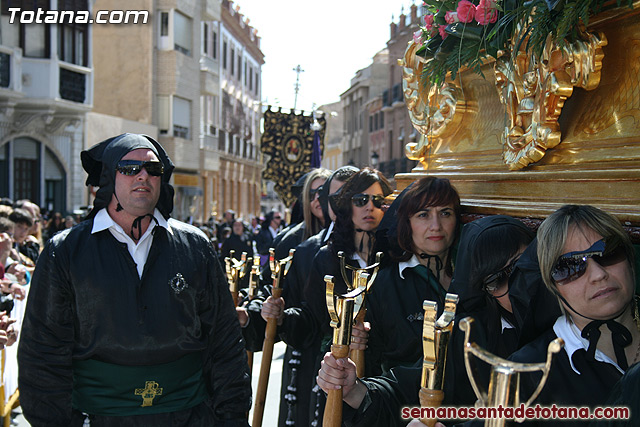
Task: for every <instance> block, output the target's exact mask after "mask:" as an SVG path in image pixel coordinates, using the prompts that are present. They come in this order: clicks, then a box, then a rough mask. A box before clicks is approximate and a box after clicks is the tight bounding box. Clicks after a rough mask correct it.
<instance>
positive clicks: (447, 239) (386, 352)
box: [365, 177, 460, 375]
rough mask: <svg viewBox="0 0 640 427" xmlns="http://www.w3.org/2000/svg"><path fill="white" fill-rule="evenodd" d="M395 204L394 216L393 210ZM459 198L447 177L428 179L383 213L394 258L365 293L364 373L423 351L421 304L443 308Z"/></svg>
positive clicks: (409, 360) (408, 361) (409, 361)
mask: <svg viewBox="0 0 640 427" xmlns="http://www.w3.org/2000/svg"><path fill="white" fill-rule="evenodd" d="M395 206H398V207H397V214H395V215H394V213H395ZM459 217H460V197H459V196H458V192H457V191H456V190H455V188H454V187H453V186H452V185H451V183H450V182H449V180H447V179H441V178H434V177H427V178H422V179H421V180H419V181H417V182H415V183H414V184H413V185H412V186H411V188H408V189H407V190H405V192H403V194H401V195H400V196H398V198H397V199H396V200H395V201H394V204H393V205H392V207H391V208H390V209H389V211H388V212H387V213H386V214H385V222H387V221H388V220H393V219H395V221H396V227H397V237H396V233H394V231H395V230H394V228H396V227H394V226H393V225H391V227H389V228H390V230H389V231H387V238H388V239H389V240H390V243H391V244H390V246H391V250H390V251H389V252H390V255H391V258H392V259H393V262H389V263H388V265H387V266H385V267H384V268H382V269H381V270H380V271H379V273H378V277H377V278H376V281H375V283H374V284H373V286H372V288H371V290H370V292H369V294H368V295H367V300H366V304H367V318H368V319H367V320H368V321H369V322H370V323H371V331H370V335H369V341H368V347H369V348H368V350H367V355H366V363H365V366H366V373H367V375H380V374H382V373H383V372H387V371H388V370H389V369H391V368H392V367H394V366H398V365H413V364H414V363H415V361H416V360H418V359H419V358H420V356H421V354H422V313H423V308H422V302H423V301H424V300H430V301H437V302H438V305H439V308H440V310H442V307H443V303H444V297H445V295H446V293H447V290H448V289H449V284H450V283H451V277H452V275H453V248H454V247H455V242H456V241H457V238H458V235H459V231H458V223H459Z"/></svg>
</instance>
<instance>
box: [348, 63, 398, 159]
mask: <svg viewBox="0 0 640 427" xmlns="http://www.w3.org/2000/svg"><path fill="white" fill-rule="evenodd" d="M388 72H389V67H388V55H387V52H386V50H382V51H380V52H378V53H377V54H376V55H375V56H374V58H373V63H372V64H370V65H369V66H368V67H366V68H363V69H362V70H358V72H356V75H355V76H354V77H353V78H352V79H351V86H350V87H349V89H347V90H346V91H345V92H343V93H342V94H341V95H340V101H341V102H342V125H343V129H342V134H343V137H342V156H343V158H342V159H343V162H345V164H351V165H355V166H357V167H364V166H367V165H369V164H370V163H371V155H370V148H369V128H368V123H369V117H368V114H367V108H366V105H367V104H368V103H369V101H370V100H371V98H373V97H376V96H380V93H382V91H383V89H384V87H385V86H386V84H387V81H388Z"/></svg>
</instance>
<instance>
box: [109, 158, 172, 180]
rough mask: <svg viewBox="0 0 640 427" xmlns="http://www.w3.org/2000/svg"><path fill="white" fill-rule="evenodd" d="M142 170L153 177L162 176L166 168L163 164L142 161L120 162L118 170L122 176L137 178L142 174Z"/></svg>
mask: <svg viewBox="0 0 640 427" xmlns="http://www.w3.org/2000/svg"><path fill="white" fill-rule="evenodd" d="M142 168H145V169H146V170H147V173H148V174H149V175H151V176H162V174H163V173H164V166H162V163H161V162H145V161H142V160H120V161H119V162H118V165H117V166H116V170H117V171H118V172H120V173H121V174H122V175H126V176H135V175H138V174H139V173H140V172H142Z"/></svg>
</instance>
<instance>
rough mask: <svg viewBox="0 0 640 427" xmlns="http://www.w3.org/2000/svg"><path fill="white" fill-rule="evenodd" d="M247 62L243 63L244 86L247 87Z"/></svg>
mask: <svg viewBox="0 0 640 427" xmlns="http://www.w3.org/2000/svg"><path fill="white" fill-rule="evenodd" d="M247 83H248V82H247V61H244V85H245V86H246V85H247Z"/></svg>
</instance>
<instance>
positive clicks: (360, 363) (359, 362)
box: [349, 307, 367, 378]
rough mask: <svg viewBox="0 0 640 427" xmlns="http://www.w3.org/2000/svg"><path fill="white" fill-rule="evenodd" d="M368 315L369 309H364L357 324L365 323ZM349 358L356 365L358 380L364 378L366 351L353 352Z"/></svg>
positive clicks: (357, 319)
mask: <svg viewBox="0 0 640 427" xmlns="http://www.w3.org/2000/svg"><path fill="white" fill-rule="evenodd" d="M366 315H367V309H366V308H364V307H362V308H361V309H360V312H359V313H358V315H357V316H356V322H360V323H364V317H365V316H366ZM349 358H350V359H351V360H353V362H354V363H355V364H356V375H357V376H358V378H362V377H364V350H351V351H350V353H349Z"/></svg>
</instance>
